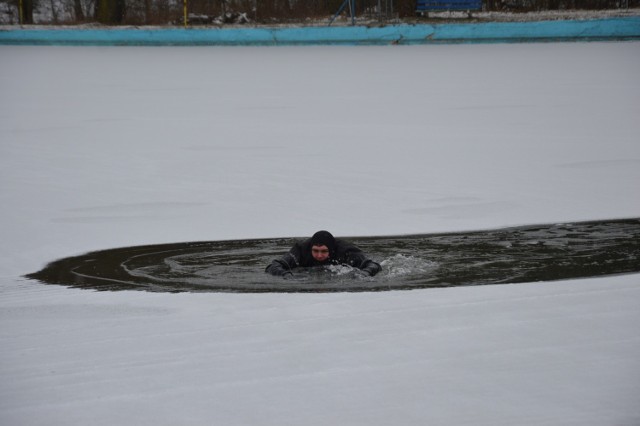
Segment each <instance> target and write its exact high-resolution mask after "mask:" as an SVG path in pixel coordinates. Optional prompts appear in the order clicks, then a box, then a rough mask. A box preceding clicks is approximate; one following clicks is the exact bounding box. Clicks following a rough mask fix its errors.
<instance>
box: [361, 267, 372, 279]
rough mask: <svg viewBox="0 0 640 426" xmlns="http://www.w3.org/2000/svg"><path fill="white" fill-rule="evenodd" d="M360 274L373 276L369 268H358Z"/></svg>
mask: <svg viewBox="0 0 640 426" xmlns="http://www.w3.org/2000/svg"><path fill="white" fill-rule="evenodd" d="M358 275H360V276H361V277H370V276H371V271H369V270H367V269H359V270H358Z"/></svg>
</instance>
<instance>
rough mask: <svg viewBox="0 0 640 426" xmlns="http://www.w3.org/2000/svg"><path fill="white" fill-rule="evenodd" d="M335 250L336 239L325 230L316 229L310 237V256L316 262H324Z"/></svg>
mask: <svg viewBox="0 0 640 426" xmlns="http://www.w3.org/2000/svg"><path fill="white" fill-rule="evenodd" d="M335 251H336V239H335V238H333V235H331V234H330V233H329V232H327V231H318V232H316V233H315V234H313V237H311V256H313V258H314V259H315V260H316V261H318V262H326V261H327V260H329V259H330V258H331V257H332V256H333V254H334V253H335Z"/></svg>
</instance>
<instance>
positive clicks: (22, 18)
mask: <svg viewBox="0 0 640 426" xmlns="http://www.w3.org/2000/svg"><path fill="white" fill-rule="evenodd" d="M18 19H19V20H20V25H22V24H23V23H24V16H23V14H22V0H20V1H19V2H18Z"/></svg>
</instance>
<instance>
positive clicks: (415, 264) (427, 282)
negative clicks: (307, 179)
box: [27, 219, 640, 292]
mask: <svg viewBox="0 0 640 426" xmlns="http://www.w3.org/2000/svg"><path fill="white" fill-rule="evenodd" d="M346 239H348V240H350V241H352V242H353V243H355V244H356V245H358V246H359V247H361V248H362V249H363V250H364V251H365V252H366V253H368V254H369V255H370V256H371V257H372V258H373V259H374V260H377V261H378V262H380V263H381V264H382V267H383V271H382V272H381V273H380V274H378V275H376V276H375V277H372V278H364V277H361V276H360V275H359V274H358V273H357V271H354V270H353V269H351V268H349V267H346V266H342V267H340V266H338V267H330V268H319V269H318V268H311V269H300V270H297V271H296V272H297V273H296V275H295V277H294V279H290V280H283V279H282V278H278V277H272V276H270V275H267V274H265V273H264V268H265V267H266V265H268V264H269V263H270V262H271V260H272V259H274V258H276V257H278V256H280V255H282V254H283V253H285V252H287V251H288V250H289V248H290V247H291V245H292V244H293V243H294V241H295V240H294V239H290V238H283V239H263V240H238V241H211V242H192V243H176V244H162V245H149V246H138V247H124V248H115V249H109V250H102V251H96V252H92V253H88V254H85V255H82V256H76V257H70V258H65V259H60V260H57V261H55V262H52V263H50V264H49V265H47V266H46V267H45V268H44V269H43V270H41V271H39V272H36V273H33V274H29V275H27V277H28V278H31V279H35V280H38V281H41V282H43V283H47V284H60V285H65V286H70V287H80V288H89V289H97V290H111V291H116V290H130V289H135V290H147V291H156V292H184V291H188V292H203V291H204V292H218V291H231V292H317V291H321V292H326V291H381V290H396V289H405V290H406V289H416V288H427V287H448V286H466V285H483V284H506V283H521V282H535V281H553V280H562V279H570V278H584V277H595V276H602V275H614V274H624V273H631V272H640V219H625V220H609V221H598V222H581V223H565V224H554V225H536V226H524V227H516V228H506V229H499V230H490V231H478V232H464V233H447V234H431V235H406V236H393V237H366V238H346Z"/></svg>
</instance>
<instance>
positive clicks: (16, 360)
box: [0, 42, 640, 426]
mask: <svg viewBox="0 0 640 426" xmlns="http://www.w3.org/2000/svg"><path fill="white" fill-rule="evenodd" d="M0 58H2V71H1V72H0V92H1V95H0V218H1V219H2V220H0V235H1V236H2V238H1V239H0V424H2V425H5V424H6V425H47V426H50V425H61V426H62V425H64V426H67V425H87V424H91V425H105V426H106V425H108V426H112V425H114V424H123V425H134V424H135V425H136V426H139V425H153V426H158V425H176V424H180V425H203V424H204V425H211V424H217V425H226V426H233V425H243V426H244V425H261V426H262V425H278V426H281V425H307V426H309V425H327V424H338V425H346V424H348V425H367V426H371V425H390V424H401V425H425V424H428V425H463V424H473V425H487V426H489V425H490V426H495V425H514V424H518V425H541V424H551V425H580V426H585V425H586V426H602V425H637V424H640V397H639V395H640V333H639V332H638V324H640V309H638V306H640V275H639V274H637V273H633V274H623V275H603V276H600V277H598V278H588V279H587V278H578V279H571V280H561V281H554V282H528V283H527V282H522V283H518V284H516V285H475V286H474V285H470V286H464V287H449V288H424V289H417V290H411V291H379V292H322V293H314V292H308V293H277V294H276V293H260V294H256V293H242V294H239V293H228V292H227V293H219V292H200V293H190V292H182V293H179V294H174V293H166V292H149V291H95V290H94V289H93V288H91V289H88V290H87V289H79V288H68V287H67V286H60V285H45V284H42V283H40V282H38V281H36V280H32V279H27V278H24V275H25V274H28V273H32V272H35V271H39V270H41V269H43V268H44V267H45V266H46V265H47V263H49V262H51V261H55V260H56V259H66V258H77V257H79V256H80V257H82V256H84V254H85V253H95V252H98V253H103V254H104V253H107V252H108V251H109V250H115V251H114V252H113V253H115V254H117V255H120V254H121V253H124V251H123V252H120V251H118V250H119V248H126V247H143V246H152V247H154V246H155V247H157V246H159V245H177V247H180V248H181V249H182V248H184V247H187V246H188V242H194V241H196V242H197V241H202V242H207V241H210V242H221V241H243V240H252V241H269V242H268V243H267V244H265V245H263V246H261V247H260V248H259V249H258V250H259V251H260V255H259V256H257V257H256V258H252V259H253V260H252V262H254V265H252V268H253V267H254V266H255V267H256V272H255V279H256V280H262V279H263V278H264V279H265V281H264V283H266V284H269V283H271V282H272V281H269V280H268V279H269V278H270V277H268V276H266V275H264V274H263V273H262V272H261V270H262V267H263V262H265V261H267V260H268V259H271V258H272V257H274V256H276V255H278V254H280V253H281V252H282V250H286V249H287V248H288V244H289V243H290V242H291V241H292V238H293V237H304V236H310V235H312V234H313V233H314V232H315V231H317V230H319V229H327V230H329V231H331V232H332V233H333V234H334V235H336V236H337V237H350V238H351V239H353V240H354V241H358V242H359V243H361V244H363V245H365V246H366V245H367V244H371V245H370V246H367V247H366V249H371V251H372V252H373V254H375V255H376V256H378V257H379V258H380V259H381V260H383V261H387V265H386V266H387V270H388V271H392V270H394V268H395V267H397V266H398V265H399V264H401V266H402V265H404V266H406V264H407V263H406V262H408V259H409V256H413V259H414V260H415V259H416V258H418V261H417V262H414V263H413V264H411V267H412V268H419V267H425V268H426V269H427V270H428V271H427V273H436V275H437V271H438V270H439V269H438V265H434V264H433V263H431V262H432V261H433V260H432V259H431V258H430V257H425V258H423V257H422V255H420V256H416V254H415V253H413V250H414V248H413V247H411V245H407V246H406V247H404V248H402V247H401V242H400V241H395V242H394V243H393V245H392V246H391V247H392V248H393V250H390V249H389V247H386V246H385V244H379V245H378V243H376V241H387V242H388V241H389V240H385V238H391V236H398V235H420V236H427V237H426V238H425V239H422V240H420V239H418V240H415V241H414V243H411V244H415V249H416V250H425V251H427V252H429V253H430V256H431V255H433V256H435V257H438V256H440V258H439V260H437V262H440V263H441V265H444V264H446V263H447V262H448V260H447V259H452V260H455V262H454V263H455V264H463V263H464V262H462V261H461V259H455V258H456V256H459V257H471V258H473V259H474V260H473V262H474V263H475V265H476V266H480V264H481V263H482V262H483V261H484V259H483V258H482V255H478V254H477V253H475V252H474V250H473V246H472V247H466V246H465V244H464V241H462V240H460V239H459V238H458V237H456V235H463V234H464V233H466V232H470V231H477V230H479V231H482V230H490V232H488V233H486V234H482V233H480V234H476V235H477V236H478V237H479V238H480V241H479V243H480V246H483V244H484V243H482V241H481V236H482V235H491V234H492V233H493V235H494V237H497V236H498V235H499V234H500V233H501V232H505V231H504V230H505V228H512V230H511V231H508V232H507V234H509V233H510V232H513V233H512V234H511V235H512V236H513V237H514V238H515V241H520V242H523V241H533V240H536V241H539V240H540V239H541V236H540V235H537V232H538V231H536V230H535V229H533V228H529V226H530V225H531V224H556V225H558V226H557V227H555V228H554V226H555V225H554V226H551V227H550V228H548V231H545V232H544V234H545V235H546V236H545V235H543V236H544V238H548V239H549V241H552V242H553V244H551V245H548V246H547V247H544V245H543V246H542V247H540V246H539V244H524V245H513V243H512V246H511V247H508V242H509V240H508V239H507V241H501V243H500V244H498V245H495V246H491V250H496V251H495V252H494V253H502V254H504V253H516V252H517V251H518V250H525V251H527V250H534V251H535V250H538V249H540V248H542V249H545V250H549V251H548V253H552V257H553V259H554V260H555V259H557V260H559V259H564V260H567V261H569V262H571V263H572V264H574V265H577V264H579V263H580V262H581V258H580V256H569V257H568V258H567V257H563V253H564V252H563V249H565V248H568V247H570V246H571V244H569V243H570V242H573V241H575V242H576V245H575V248H576V249H577V250H578V251H579V253H584V252H583V251H581V250H582V248H585V247H587V246H589V242H588V240H589V237H588V236H589V235H598V232H596V233H595V234H594V233H589V232H586V233H583V234H581V236H580V235H577V234H573V235H572V233H571V230H570V229H567V228H566V227H564V228H563V227H562V226H561V225H560V224H565V225H567V224H577V223H579V222H582V221H596V222H608V221H611V220H612V219H624V218H638V217H640V193H639V188H640V186H639V185H638V182H640V144H639V143H638V135H640V120H638V116H639V115H638V112H639V111H640V79H638V75H640V43H638V42H628V43H573V44H572V43H558V44H556V43H547V44H533V43H532V44H508V45H437V46H386V47H362V48H355V47H313V48H308V47H307V48H305V47H295V48H294V47H291V48H122V47H111V48H69V47H67V48H65V47H55V48H47V47H6V46H0ZM633 220H635V219H633ZM622 223H625V222H622ZM523 226H524V227H525V229H526V232H524V234H523V235H522V238H524V239H523V240H518V238H521V237H518V236H517V232H516V230H514V229H513V228H514V227H515V228H516V229H517V228H519V227H523ZM634 232H635V231H634ZM634 232H631V233H630V234H633V233H634ZM624 233H625V234H626V232H624ZM549 234H555V235H556V236H555V237H554V236H552V235H549ZM604 234H605V236H606V235H616V234H617V232H613V233H611V232H609V231H606V232H604ZM374 236H375V237H374ZM369 237H374V238H369ZM627 237H628V235H627ZM420 238H422V237H420ZM492 238H493V237H492ZM585 238H586V239H585ZM631 238H633V237H632V236H631ZM614 239H616V238H614ZM495 240H496V239H494V241H495ZM439 241H444V242H445V243H444V244H443V245H444V247H456V250H453V251H450V252H449V253H446V252H444V251H443V250H442V246H443V245H441V244H438V243H439ZM635 241H636V243H637V238H636V239H635ZM565 243H566V245H565ZM582 243H585V244H586V245H582ZM204 244H205V245H204V247H205V250H204V252H203V251H200V254H196V257H195V258H190V257H189V253H186V255H187V256H186V257H179V256H180V255H178V258H177V259H174V258H171V256H164V257H162V256H160V257H156V258H152V259H150V261H151V262H150V263H151V265H149V264H147V263H146V262H147V260H148V259H140V260H142V261H144V262H143V263H142V264H138V263H135V262H133V263H128V264H127V265H129V267H130V268H132V269H130V270H131V271H132V272H133V273H135V274H137V275H136V279H138V278H140V277H143V280H149V281H151V280H153V282H154V284H155V285H159V286H162V285H165V283H164V282H163V281H162V280H156V278H162V273H163V272H164V271H166V269H162V268H164V267H165V265H166V264H167V263H169V264H170V265H171V267H172V268H176V269H177V270H180V271H182V272H185V273H186V274H187V276H188V279H189V280H191V279H193V278H194V276H193V275H194V274H195V272H194V270H192V269H190V265H191V262H195V264H196V269H197V268H199V267H200V265H199V264H198V262H201V261H207V262H208V261H209V260H212V259H211V257H209V258H208V259H207V256H213V257H215V255H216V249H215V247H219V246H216V245H215V244H218V243H210V244H211V245H207V244H208V243H204ZM220 244H222V246H221V247H223V252H224V250H225V249H224V247H225V246H224V244H226V243H220ZM229 244H231V243H229ZM581 247H582V248H581ZM488 249H489V248H488V247H487V246H486V245H484V247H483V249H482V251H483V252H484V250H488ZM198 250H200V249H199V248H198V247H196V252H197V251H198ZM234 250H235V249H234ZM252 250H255V247H253V246H250V247H249V251H250V252H251V251H252ZM400 250H404V251H402V253H396V252H398V251H400ZM491 250H489V252H490V253H491ZM615 252H616V250H610V249H609V248H606V249H605V250H604V252H603V256H605V257H606V256H611V257H607V258H606V259H604V258H603V261H604V262H605V263H606V261H607V260H612V259H613V260H615V259H618V258H617V257H616V255H615ZM236 254H238V253H237V252H236ZM200 255H202V256H203V260H202V259H201V258H200V257H199V256H200ZM244 255H245V254H242V251H241V250H240V255H239V257H240V259H243V256H244ZM397 255H401V256H403V258H397V257H395V256H397ZM447 256H452V257H451V258H448V257H447ZM223 257H224V256H223ZM490 257H491V258H493V254H492V255H491V256H490ZM167 258H168V260H167V262H166V263H165V260H166V259H167ZM398 260H401V261H400V262H397V261H398ZM425 260H426V261H427V263H426V264H425V263H424V261H425ZM507 260H509V259H507ZM552 261H553V260H552ZM227 262H229V259H228V257H227ZM389 262H390V263H389ZM617 262H618V260H615V262H614V263H617ZM474 263H471V264H469V265H468V266H469V267H470V268H469V269H468V270H467V271H466V272H468V273H470V274H490V273H492V268H489V266H491V264H489V265H487V264H485V265H487V267H478V268H473V265H474ZM117 264H118V265H119V264H120V263H119V262H118V263H117ZM258 264H259V266H260V268H257V267H258ZM158 265H160V268H156V267H157V266H158ZM493 265H494V266H495V265H496V264H495V263H494V264H493ZM149 266H150V267H149ZM592 266H593V265H592ZM600 266H601V265H600ZM239 267H240V268H241V269H242V268H244V266H243V265H240V266H239ZM432 267H435V268H436V269H430V268H432ZM225 268H227V266H225ZM589 268H590V266H589V265H584V264H581V265H580V268H578V271H576V273H583V272H584V273H587V274H589V275H590V276H591V275H596V274H598V273H599V272H601V271H605V268H604V266H602V267H595V268H593V269H591V270H590V269H589ZM445 269H446V268H445ZM525 269H526V268H525ZM534 269H535V268H534ZM214 271H215V268H214ZM225 271H226V272H228V273H230V274H233V273H235V272H234V270H233V269H225ZM243 271H244V269H243ZM443 271H445V272H446V270H443ZM209 272H211V271H210V270H207V269H206V268H205V269H203V270H200V272H198V273H200V274H204V277H201V278H204V280H205V281H206V280H209V279H213V278H212V277H210V276H207V274H208V273H209ZM226 272H225V273H226ZM520 272H522V270H520ZM109 273H111V272H109ZM171 273H174V272H171ZM242 273H244V272H242ZM527 273H528V272H527ZM214 274H215V273H214ZM144 275H147V276H150V277H152V278H151V279H150V278H148V277H144ZM301 278H304V277H301ZM407 278H408V277H407ZM524 278H525V279H531V280H537V279H538V277H534V276H529V275H527V274H525V276H524ZM141 279H142V278H141ZM340 279H341V278H340ZM380 279H381V280H385V279H386V277H385V276H384V275H383V276H381V277H380ZM543 279H546V278H544V277H543ZM156 281H158V282H159V283H157V282H156ZM468 281H469V284H473V283H476V284H479V283H482V280H481V279H480V278H478V279H477V280H476V279H475V278H470V279H469V280H468ZM471 281H473V282H471ZM145 282H146V281H145ZM374 282H375V281H374ZM160 290H162V288H160Z"/></svg>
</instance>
